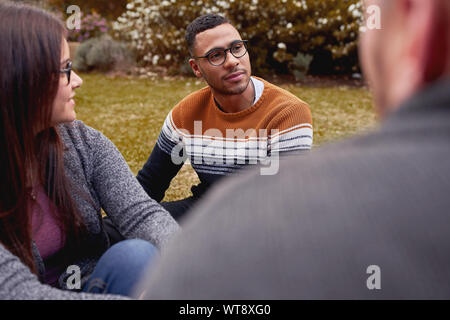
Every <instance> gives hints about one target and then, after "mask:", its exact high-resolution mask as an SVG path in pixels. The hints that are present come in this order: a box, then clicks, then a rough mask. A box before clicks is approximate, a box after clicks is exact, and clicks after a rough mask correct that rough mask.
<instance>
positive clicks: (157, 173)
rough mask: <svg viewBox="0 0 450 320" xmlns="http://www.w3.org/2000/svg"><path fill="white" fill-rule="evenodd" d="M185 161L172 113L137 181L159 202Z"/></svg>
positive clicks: (184, 152)
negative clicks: (173, 123)
mask: <svg viewBox="0 0 450 320" xmlns="http://www.w3.org/2000/svg"><path fill="white" fill-rule="evenodd" d="M185 160H186V150H185V148H184V145H183V143H182V139H181V136H180V135H179V134H177V131H176V130H175V129H174V126H173V125H172V121H171V113H170V114H169V115H168V116H167V118H166V120H165V122H164V125H163V127H162V129H161V132H160V134H159V137H158V140H157V142H156V144H155V146H154V148H153V150H152V153H151V154H150V156H149V158H148V160H147V162H146V163H145V164H144V166H143V167H142V169H141V170H140V171H139V172H138V174H137V180H138V181H139V183H140V184H141V185H142V187H143V188H144V190H145V191H146V192H147V194H148V195H149V196H150V197H151V198H153V199H155V200H156V201H158V202H159V201H161V200H162V199H163V198H164V195H165V192H166V190H167V189H168V188H169V186H170V182H171V181H172V179H173V178H174V177H175V176H176V175H177V173H178V171H180V169H181V167H182V166H183V163H184V161H185Z"/></svg>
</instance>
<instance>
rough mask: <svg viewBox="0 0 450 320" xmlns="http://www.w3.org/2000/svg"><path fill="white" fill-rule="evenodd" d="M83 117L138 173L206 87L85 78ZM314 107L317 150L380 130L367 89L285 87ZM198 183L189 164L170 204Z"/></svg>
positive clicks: (192, 82)
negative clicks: (165, 130) (172, 120)
mask: <svg viewBox="0 0 450 320" xmlns="http://www.w3.org/2000/svg"><path fill="white" fill-rule="evenodd" d="M81 77H82V78H83V81H84V83H83V86H82V87H81V88H80V89H78V90H77V96H76V101H77V105H76V111H77V117H78V119H80V120H83V121H84V122H85V123H86V124H87V125H89V126H92V127H93V128H95V129H97V130H99V131H101V132H103V133H104V134H105V135H106V136H107V137H108V138H109V139H111V140H112V141H113V143H114V144H115V145H116V146H117V147H118V149H119V150H120V151H121V152H122V154H123V156H124V158H125V160H126V161H127V162H128V164H129V166H130V168H131V170H132V171H133V172H134V173H135V174H136V173H137V172H138V170H139V169H140V168H141V167H142V165H143V164H144V163H145V161H146V160H147V158H148V156H149V155H150V152H151V150H152V148H153V146H154V145H155V143H156V140H157V138H158V134H159V131H160V129H161V126H162V124H163V122H164V119H165V117H166V116H167V114H168V112H169V111H170V110H171V109H172V108H173V106H174V105H175V104H176V103H177V102H178V101H180V100H181V99H182V98H183V97H185V96H186V95H188V94H189V93H190V92H193V91H194V90H197V89H200V88H202V87H204V86H205V84H204V83H203V82H201V81H198V80H196V79H195V78H186V79H165V80H163V79H160V80H149V79H138V78H133V79H127V78H110V77H106V76H104V75H97V74H81ZM282 87H283V88H285V89H287V90H288V91H290V92H292V93H293V94H295V95H296V96H298V97H299V98H300V99H302V100H303V101H305V102H307V103H308V104H309V105H310V107H311V113H312V116H313V127H314V148H317V147H318V146H320V145H323V144H324V143H327V142H330V141H335V140H338V139H342V138H344V137H346V136H350V135H354V134H356V133H359V132H362V131H364V130H367V129H369V128H372V127H373V126H375V123H376V119H375V116H374V113H373V109H372V100H371V95H370V93H369V92H368V91H367V90H366V89H363V88H349V87H330V88H322V87H321V88H310V87H299V86H294V85H282ZM197 182H198V178H197V176H196V174H195V172H194V171H193V170H192V168H191V167H190V166H188V165H185V166H184V167H183V169H182V170H181V171H180V173H179V174H178V175H177V177H176V178H175V179H174V180H173V181H172V185H171V187H170V189H169V190H168V192H166V197H165V199H166V200H174V199H180V198H183V197H186V196H188V195H189V194H190V186H191V185H192V184H193V183H197Z"/></svg>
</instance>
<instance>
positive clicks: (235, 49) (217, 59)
mask: <svg viewBox="0 0 450 320" xmlns="http://www.w3.org/2000/svg"><path fill="white" fill-rule="evenodd" d="M227 51H230V53H231V54H232V55H233V56H234V57H235V58H241V57H243V56H244V55H245V54H246V53H247V40H237V41H234V42H233V43H232V44H231V46H230V47H229V48H227V49H213V50H211V51H209V52H208V53H207V54H206V55H204V56H201V57H195V56H194V57H193V58H196V59H200V58H205V59H208V61H209V63H210V64H212V65H213V66H221V65H222V64H224V63H225V60H226V59H227Z"/></svg>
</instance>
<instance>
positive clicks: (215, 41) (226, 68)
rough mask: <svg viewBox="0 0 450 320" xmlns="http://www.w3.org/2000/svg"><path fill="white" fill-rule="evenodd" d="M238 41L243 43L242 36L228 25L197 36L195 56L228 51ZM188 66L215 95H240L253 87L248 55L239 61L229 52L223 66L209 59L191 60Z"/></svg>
mask: <svg viewBox="0 0 450 320" xmlns="http://www.w3.org/2000/svg"><path fill="white" fill-rule="evenodd" d="M236 40H242V38H241V36H240V35H239V32H238V31H237V30H236V29H235V28H234V27H233V26H232V25H230V24H228V23H225V24H222V25H219V26H217V27H215V28H213V29H209V30H206V31H203V32H201V33H199V34H197V36H196V37H195V46H194V49H193V51H194V52H193V54H194V55H195V56H197V57H199V56H204V55H205V54H207V53H208V52H209V51H211V50H212V49H217V48H219V49H227V48H229V47H230V46H231V44H232V43H233V42H234V41H236ZM189 63H190V64H191V67H192V70H193V71H194V73H195V75H196V76H198V77H202V78H203V79H205V81H206V82H207V83H208V85H209V86H210V87H211V89H212V90H213V92H216V93H220V94H223V95H239V94H242V93H243V92H244V91H245V90H246V89H247V87H248V85H249V83H250V75H251V66H250V58H249V55H248V53H246V54H245V55H244V56H242V57H240V58H236V57H234V56H233V55H232V54H231V53H230V51H229V50H228V51H227V55H226V60H225V62H224V63H223V64H222V65H220V66H214V65H212V64H210V63H209V61H208V59H206V58H200V59H191V60H190V61H189Z"/></svg>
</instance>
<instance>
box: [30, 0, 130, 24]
mask: <svg viewBox="0 0 450 320" xmlns="http://www.w3.org/2000/svg"><path fill="white" fill-rule="evenodd" d="M31 1H40V2H46V3H47V5H48V6H50V7H53V8H54V9H55V10H57V11H59V12H64V13H65V12H67V8H68V7H69V6H71V5H77V6H79V7H80V9H81V12H82V13H84V14H89V13H94V12H97V13H100V14H101V15H102V16H103V17H105V18H106V19H108V20H115V19H117V17H119V16H120V15H121V14H122V13H123V12H124V11H125V7H126V5H127V3H128V0H31Z"/></svg>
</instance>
